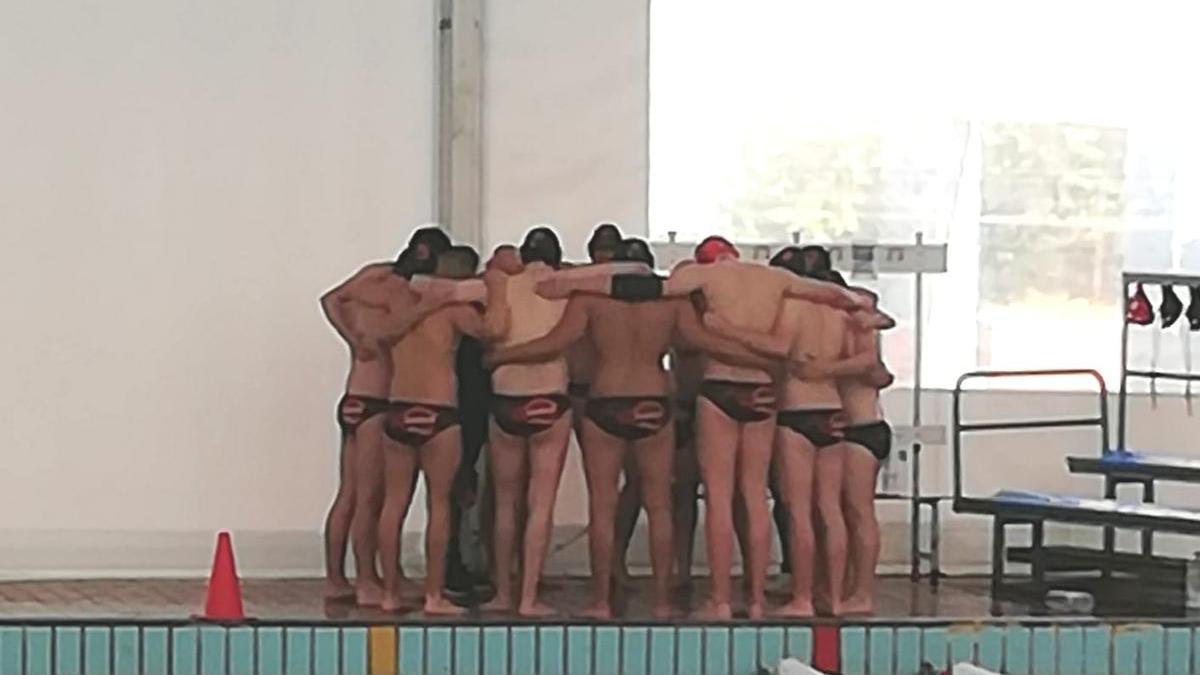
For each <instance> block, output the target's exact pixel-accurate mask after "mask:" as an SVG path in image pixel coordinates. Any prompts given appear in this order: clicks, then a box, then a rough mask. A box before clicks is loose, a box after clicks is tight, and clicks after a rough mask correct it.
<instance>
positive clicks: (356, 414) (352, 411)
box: [339, 398, 367, 425]
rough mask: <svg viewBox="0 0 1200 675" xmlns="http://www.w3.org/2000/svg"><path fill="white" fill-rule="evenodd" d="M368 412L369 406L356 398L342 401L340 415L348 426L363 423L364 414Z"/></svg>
mask: <svg viewBox="0 0 1200 675" xmlns="http://www.w3.org/2000/svg"><path fill="white" fill-rule="evenodd" d="M366 411H367V404H365V403H363V402H362V401H360V400H359V399H356V398H348V399H345V400H343V401H342V409H341V410H340V411H339V414H340V415H341V416H342V421H343V422H345V423H346V424H350V425H356V424H358V423H359V422H361V421H362V416H363V413H365V412H366Z"/></svg>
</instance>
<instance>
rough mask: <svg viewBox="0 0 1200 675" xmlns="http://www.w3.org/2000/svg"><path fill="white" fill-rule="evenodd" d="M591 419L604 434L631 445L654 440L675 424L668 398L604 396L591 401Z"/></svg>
mask: <svg viewBox="0 0 1200 675" xmlns="http://www.w3.org/2000/svg"><path fill="white" fill-rule="evenodd" d="M586 410H587V416H588V419H590V420H591V421H593V422H595V423H596V426H598V427H600V428H601V429H603V430H604V431H606V432H608V433H609V434H612V435H613V436H616V437H618V438H623V439H625V440H627V441H637V440H641V439H643V438H647V437H649V436H653V435H654V434H657V433H658V432H659V431H661V430H662V428H663V427H665V426H667V424H668V423H669V422H670V421H671V400H670V399H669V398H667V397H666V396H603V397H597V398H592V399H588V402H587V409H586Z"/></svg>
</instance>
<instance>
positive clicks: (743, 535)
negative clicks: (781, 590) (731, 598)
mask: <svg viewBox="0 0 1200 675" xmlns="http://www.w3.org/2000/svg"><path fill="white" fill-rule="evenodd" d="M738 471H739V469H738V468H735V469H734V476H736V475H737V472H738ZM733 533H734V535H736V536H737V545H738V554H740V555H741V556H742V595H743V597H745V598H749V597H750V521H749V516H747V515H746V500H745V499H744V498H743V497H742V492H741V490H736V489H735V490H734V493H733Z"/></svg>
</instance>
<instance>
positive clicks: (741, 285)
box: [673, 260, 790, 382]
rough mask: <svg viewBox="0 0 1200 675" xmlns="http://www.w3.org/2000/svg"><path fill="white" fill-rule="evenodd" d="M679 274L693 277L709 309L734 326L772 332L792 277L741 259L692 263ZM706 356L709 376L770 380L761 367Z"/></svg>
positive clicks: (748, 380)
mask: <svg viewBox="0 0 1200 675" xmlns="http://www.w3.org/2000/svg"><path fill="white" fill-rule="evenodd" d="M676 274H677V275H679V276H681V277H682V276H687V277H694V278H693V283H695V285H696V286H697V287H698V288H699V289H700V290H701V291H702V292H703V293H704V300H705V302H706V303H707V305H708V310H709V311H712V312H715V313H716V314H717V315H718V316H720V317H721V318H722V319H724V320H725V321H727V322H729V323H730V324H731V325H732V326H734V327H735V328H743V329H747V330H753V331H757V332H760V333H769V332H770V331H771V328H772V327H773V326H774V325H775V320H776V317H777V315H778V314H779V307H780V303H781V301H782V300H783V297H784V291H785V290H786V288H787V285H788V282H789V281H790V279H789V278H788V277H787V276H786V274H787V273H786V272H781V271H779V270H776V269H773V268H770V267H767V266H765V265H760V264H757V263H747V262H741V261H740V260H722V261H718V262H714V263H709V264H704V265H689V266H687V267H685V268H682V269H680V270H678V271H677V272H676ZM673 276H674V275H673ZM703 358H704V376H705V377H706V378H711V379H722V380H735V381H742V382H769V381H770V379H771V378H770V376H769V375H768V374H767V373H765V372H763V371H761V370H757V369H754V368H746V367H742V366H732V365H729V364H727V363H723V362H721V361H719V360H717V359H714V358H711V357H709V356H705V357H703Z"/></svg>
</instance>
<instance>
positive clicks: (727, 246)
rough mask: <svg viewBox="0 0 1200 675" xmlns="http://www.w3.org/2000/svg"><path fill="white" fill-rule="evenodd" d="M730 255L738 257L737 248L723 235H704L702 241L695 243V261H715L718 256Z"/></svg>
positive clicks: (702, 262)
mask: <svg viewBox="0 0 1200 675" xmlns="http://www.w3.org/2000/svg"><path fill="white" fill-rule="evenodd" d="M721 255H731V256H733V257H734V258H737V257H739V255H738V250H737V248H736V247H734V245H733V244H731V243H729V240H728V239H726V238H724V237H718V236H717V235H715V234H714V235H712V236H710V237H705V238H704V241H702V242H700V243H699V244H697V245H696V262H698V263H701V264H704V263H711V262H716V261H717V258H718V256H721Z"/></svg>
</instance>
